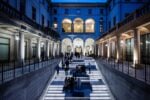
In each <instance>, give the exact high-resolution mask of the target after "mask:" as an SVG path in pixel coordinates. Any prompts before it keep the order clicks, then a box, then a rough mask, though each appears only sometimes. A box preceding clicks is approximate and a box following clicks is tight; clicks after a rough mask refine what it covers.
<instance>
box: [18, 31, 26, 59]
mask: <svg viewBox="0 0 150 100" xmlns="http://www.w3.org/2000/svg"><path fill="white" fill-rule="evenodd" d="M19 37H20V43H19V62H24V58H25V43H24V33H22V32H20V33H19Z"/></svg>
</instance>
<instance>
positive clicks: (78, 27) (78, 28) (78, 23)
mask: <svg viewBox="0 0 150 100" xmlns="http://www.w3.org/2000/svg"><path fill="white" fill-rule="evenodd" d="M73 23H74V32H75V33H82V32H83V23H84V22H83V20H82V19H81V18H76V19H75V20H74V22H73Z"/></svg>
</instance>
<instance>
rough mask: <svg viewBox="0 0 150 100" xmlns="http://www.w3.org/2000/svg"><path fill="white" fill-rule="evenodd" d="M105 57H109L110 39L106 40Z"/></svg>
mask: <svg viewBox="0 0 150 100" xmlns="http://www.w3.org/2000/svg"><path fill="white" fill-rule="evenodd" d="M107 58H108V59H109V58H110V40H109V39H108V41H107Z"/></svg>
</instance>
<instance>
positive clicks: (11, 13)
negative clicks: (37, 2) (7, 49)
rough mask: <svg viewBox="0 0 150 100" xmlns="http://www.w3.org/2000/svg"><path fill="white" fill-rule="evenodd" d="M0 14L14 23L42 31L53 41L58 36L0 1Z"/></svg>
mask: <svg viewBox="0 0 150 100" xmlns="http://www.w3.org/2000/svg"><path fill="white" fill-rule="evenodd" d="M0 12H1V13H2V14H3V15H5V16H7V17H8V18H10V19H12V20H14V21H20V22H25V23H26V24H28V25H30V26H32V27H33V28H35V29H37V30H40V31H42V32H43V33H44V34H46V35H49V36H51V37H53V38H55V39H58V38H59V34H58V33H57V32H56V31H54V30H53V29H51V28H46V27H43V26H41V25H39V24H38V23H36V22H34V21H33V20H32V19H30V18H29V17H27V16H26V15H24V14H22V13H20V12H19V11H18V10H16V9H15V8H13V7H12V6H10V5H8V4H7V3H5V2H4V1H0Z"/></svg>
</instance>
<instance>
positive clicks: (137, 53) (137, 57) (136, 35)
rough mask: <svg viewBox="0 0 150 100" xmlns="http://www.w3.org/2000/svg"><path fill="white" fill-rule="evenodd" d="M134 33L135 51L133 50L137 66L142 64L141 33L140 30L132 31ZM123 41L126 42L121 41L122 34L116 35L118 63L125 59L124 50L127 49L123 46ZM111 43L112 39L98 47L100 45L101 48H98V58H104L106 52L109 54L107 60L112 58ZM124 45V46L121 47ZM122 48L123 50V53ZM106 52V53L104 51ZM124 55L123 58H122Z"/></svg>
mask: <svg viewBox="0 0 150 100" xmlns="http://www.w3.org/2000/svg"><path fill="white" fill-rule="evenodd" d="M132 33H133V35H134V46H133V47H134V49H133V64H134V65H136V64H140V32H139V30H138V29H134V30H132ZM121 41H124V42H125V40H121V34H117V35H116V41H115V46H116V47H115V48H116V49H115V50H116V62H119V60H121V59H122V60H123V59H124V49H125V44H122V43H121ZM106 42H107V45H105V43H106ZM110 43H111V41H110V39H108V40H107V41H105V42H104V41H103V42H100V43H99V44H98V45H99V48H98V52H99V53H98V56H102V57H104V52H107V58H110V57H111V55H110V54H111V53H110V52H111V50H110V45H111V44H110ZM121 45H123V46H121ZM104 46H107V51H106V50H105V49H104ZM121 48H122V49H123V50H122V51H121ZM104 50H105V51H104ZM122 53H123V56H121V55H122Z"/></svg>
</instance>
